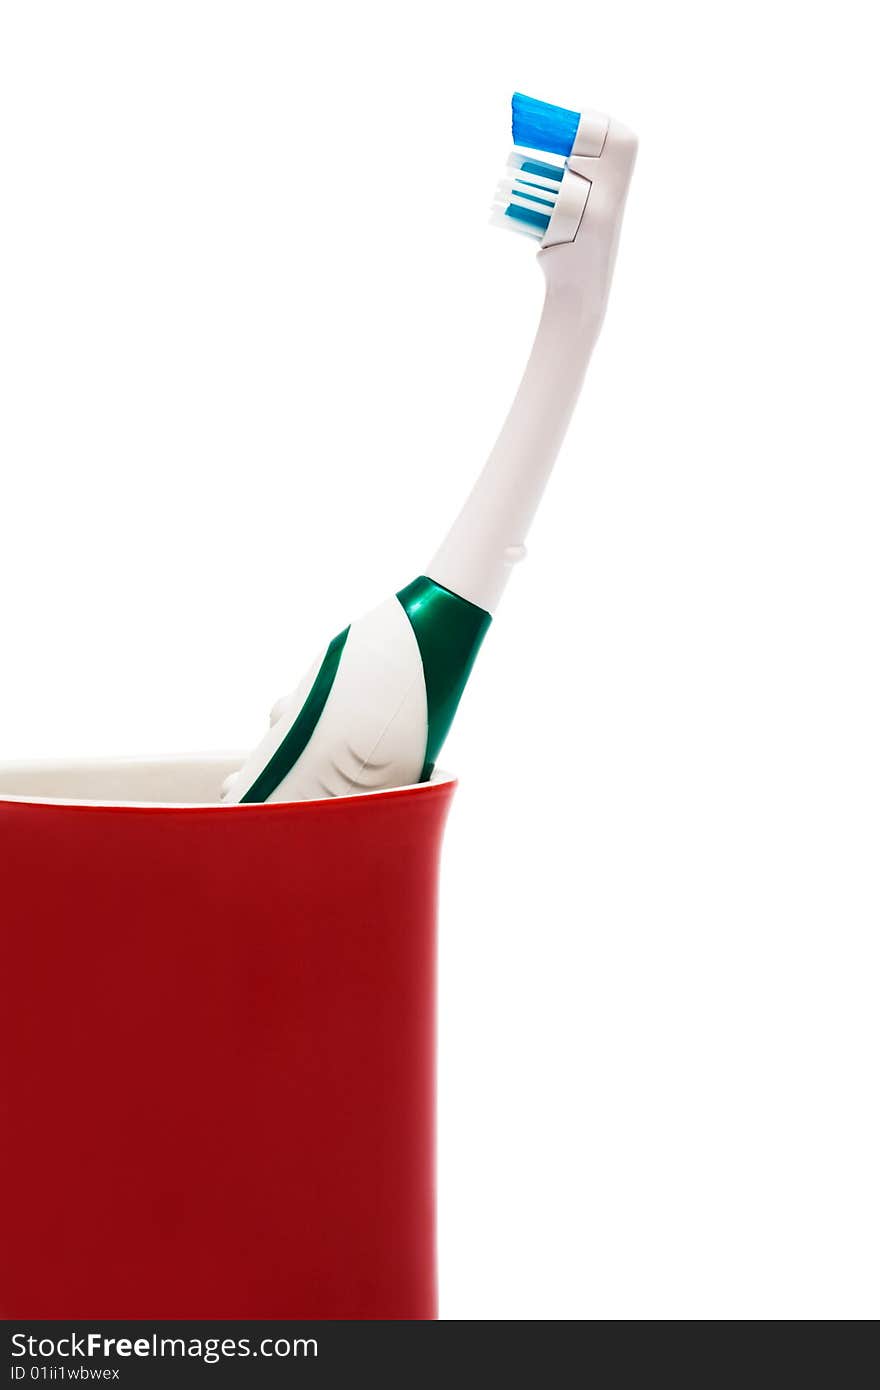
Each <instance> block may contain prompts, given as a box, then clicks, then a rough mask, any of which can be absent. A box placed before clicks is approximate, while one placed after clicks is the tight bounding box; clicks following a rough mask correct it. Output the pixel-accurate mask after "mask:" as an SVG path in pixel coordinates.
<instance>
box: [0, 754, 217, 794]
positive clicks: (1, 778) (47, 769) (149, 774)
mask: <svg viewBox="0 0 880 1390" xmlns="http://www.w3.org/2000/svg"><path fill="white" fill-rule="evenodd" d="M242 758H243V755H241V754H233V753H217V754H209V755H202V756H198V757H186V756H184V757H167V758H107V759H72V760H69V761H64V762H21V763H0V799H3V800H8V801H40V802H46V801H49V802H77V803H81V802H86V803H92V804H101V805H112V806H119V805H138V806H143V805H147V806H150V805H152V806H155V805H160V806H180V805H188V806H216V805H218V804H219V802H220V792H221V787H222V785H223V779H224V778H225V777H227V776H228V775H229V773H230V772H234V771H235V770H236V768H238V767H240V766H241V763H242Z"/></svg>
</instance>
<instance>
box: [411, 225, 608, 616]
mask: <svg viewBox="0 0 880 1390" xmlns="http://www.w3.org/2000/svg"><path fill="white" fill-rule="evenodd" d="M552 255H553V249H551V250H549V251H545V252H542V253H541V257H540V259H541V261H544V258H545V257H547V258H550V257H552ZM545 268H546V269H547V271H548V278H547V293H546V298H545V300H544V308H543V312H542V314H541V321H540V323H539V325H538V332H537V335H536V337H535V342H534V346H533V347H532V351H531V355H530V356H529V360H528V363H527V364H526V369H525V372H524V373H523V377H522V381H521V382H520V386H519V390H518V391H517V393H516V397H515V399H514V401H513V405H512V406H511V408H510V412H509V414H508V416H507V419H506V421H505V423H504V426H503V428H502V430H501V433H500V435H499V436H498V440H497V442H496V444H495V447H494V448H493V450H492V452H491V454H490V455H489V458H488V460H487V462H486V465H485V467H484V468H483V471H482V473H481V474H480V476H479V477H478V479H477V481H476V484H475V485H474V488H473V490H472V492H471V494H470V496H469V497H468V499H467V501H466V502H465V504H464V507H463V508H462V510H461V512H460V513H459V515H458V518H457V520H456V521H455V523H454V524H453V526H452V529H451V530H450V532H449V534H448V535H447V537H446V539H445V541H444V542H443V544H442V545H441V547H440V549H439V550H438V551H437V554H436V555H435V556H434V559H433V560H432V562H431V564H430V565H429V567H428V569H427V571H426V572H427V574H428V575H429V576H430V577H431V578H432V579H433V580H435V581H436V583H438V584H441V585H442V586H443V587H444V588H446V589H451V591H452V592H453V593H455V594H459V595H460V596H461V597H462V598H465V599H467V600H468V601H469V602H470V603H474V604H476V605H477V606H478V607H479V608H483V609H485V610H486V611H487V612H489V613H491V612H493V611H494V609H495V606H496V604H497V603H498V600H499V598H500V597H501V593H502V591H503V589H504V586H505V584H506V583H507V580H508V578H509V576H510V572H511V569H512V568H513V566H514V565H515V564H516V563H517V561H518V560H520V559H522V558H523V556H524V554H525V539H526V536H527V534H528V530H529V526H530V525H531V522H532V519H533V517H534V515H535V512H536V511H537V509H538V504H539V502H540V500H541V497H542V495H543V493H544V488H545V487H546V484H547V480H548V478H549V476H550V472H551V470H552V468H553V464H554V463H555V461H556V456H557V454H558V453H559V449H560V447H561V445H562V441H563V439H564V437H565V432H566V430H567V428H568V423H569V420H570V419H571V414H572V411H573V410H574V407H575V403H576V401H577V398H578V394H579V392H580V389H581V384H582V382H583V379H584V374H585V372H586V369H587V364H588V362H589V359H590V353H591V352H592V350H593V345H594V343H595V341H596V338H597V337H598V334H599V329H600V327H601V323H602V314H603V310H604V302H599V303H597V302H596V297H595V296H594V295H590V294H588V293H585V292H584V291H583V289H582V287H580V286H579V287H577V288H576V289H574V290H573V288H572V286H570V285H567V284H566V283H565V282H564V281H561V280H559V279H557V277H555V276H554V275H553V274H552V270H551V267H550V266H547V265H546V262H545ZM602 299H603V300H604V296H603V297H602Z"/></svg>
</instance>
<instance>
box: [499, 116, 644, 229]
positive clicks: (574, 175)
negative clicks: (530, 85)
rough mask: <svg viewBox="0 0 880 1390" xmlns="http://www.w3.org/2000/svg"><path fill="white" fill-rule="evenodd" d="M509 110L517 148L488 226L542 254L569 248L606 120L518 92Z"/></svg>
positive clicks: (602, 141) (600, 148)
mask: <svg viewBox="0 0 880 1390" xmlns="http://www.w3.org/2000/svg"><path fill="white" fill-rule="evenodd" d="M511 104H512V108H513V143H514V146H515V148H514V149H513V150H512V151H511V153H510V155H509V157H508V160H507V169H506V171H505V177H504V178H503V179H502V180H501V182H500V184H499V185H498V188H497V190H496V193H495V201H494V203H493V205H492V217H491V221H492V222H493V223H494V224H495V225H496V226H501V227H506V228H508V229H509V230H512V231H516V232H523V233H525V235H526V236H530V237H533V238H534V239H535V240H536V241H539V242H540V243H541V246H542V247H543V248H546V247H549V246H557V245H560V244H564V243H570V242H573V241H574V240H575V238H576V236H577V233H578V231H579V229H580V225H581V222H582V219H583V214H584V209H585V208H586V205H587V199H588V197H589V194H590V187H591V183H592V180H593V177H594V175H595V174H596V173H597V172H598V169H597V165H598V163H599V159H600V156H601V155H602V153H603V150H604V148H605V142H606V138H607V135H608V130H609V120H608V117H607V116H603V115H600V114H599V113H598V112H596V111H584V112H579V111H569V110H568V108H567V107H564V106H552V105H551V104H550V103H549V102H546V101H536V100H535V98H534V97H527V96H523V95H522V93H521V92H514V94H513V101H512V103H511ZM633 149H634V143H633ZM630 162H631V161H630Z"/></svg>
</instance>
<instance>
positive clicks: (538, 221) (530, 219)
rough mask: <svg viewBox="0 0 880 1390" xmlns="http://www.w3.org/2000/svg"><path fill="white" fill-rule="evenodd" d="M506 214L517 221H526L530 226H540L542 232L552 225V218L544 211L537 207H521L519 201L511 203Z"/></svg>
mask: <svg viewBox="0 0 880 1390" xmlns="http://www.w3.org/2000/svg"><path fill="white" fill-rule="evenodd" d="M506 214H507V216H508V217H512V218H513V219H514V221H516V222H525V223H527V224H528V226H530V227H536V228H538V229H539V230H540V232H541V233H542V234H543V233H544V232H546V230H547V228H548V227H549V226H550V218H549V217H548V216H546V215H545V214H544V213H543V212H538V209H537V208H521V207H520V206H519V204H518V203H509V204H508V206H507V209H506Z"/></svg>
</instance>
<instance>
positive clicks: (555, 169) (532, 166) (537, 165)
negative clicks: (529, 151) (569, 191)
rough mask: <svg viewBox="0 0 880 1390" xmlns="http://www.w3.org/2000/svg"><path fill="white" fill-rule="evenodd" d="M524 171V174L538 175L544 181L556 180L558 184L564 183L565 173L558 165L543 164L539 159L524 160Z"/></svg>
mask: <svg viewBox="0 0 880 1390" xmlns="http://www.w3.org/2000/svg"><path fill="white" fill-rule="evenodd" d="M522 171H523V173H524V174H538V175H540V177H541V178H542V179H555V180H556V182H557V183H561V182H562V175H563V174H564V172H565V170H564V169H560V167H559V165H558V164H543V163H542V162H541V161H540V160H539V159H524V160H523V162H522Z"/></svg>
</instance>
